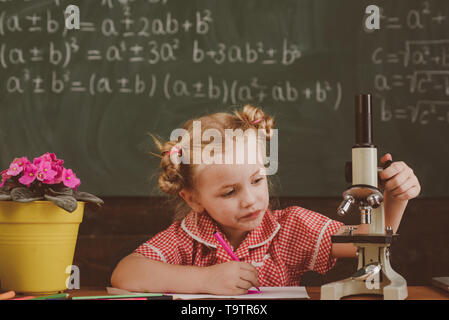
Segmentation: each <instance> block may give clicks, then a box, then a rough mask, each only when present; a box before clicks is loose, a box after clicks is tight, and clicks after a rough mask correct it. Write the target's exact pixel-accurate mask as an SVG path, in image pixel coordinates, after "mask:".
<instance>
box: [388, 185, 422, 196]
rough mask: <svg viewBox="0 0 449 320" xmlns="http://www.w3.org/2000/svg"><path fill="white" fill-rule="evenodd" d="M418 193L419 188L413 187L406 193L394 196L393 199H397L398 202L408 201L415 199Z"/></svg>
mask: <svg viewBox="0 0 449 320" xmlns="http://www.w3.org/2000/svg"><path fill="white" fill-rule="evenodd" d="M420 191H421V187H420V186H417V185H414V186H413V187H411V188H410V189H408V190H407V191H405V192H403V193H401V194H399V195H397V196H395V197H394V198H395V199H399V200H410V199H413V198H416V197H417V196H418V195H419V192H420Z"/></svg>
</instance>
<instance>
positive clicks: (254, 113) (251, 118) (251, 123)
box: [235, 104, 275, 140]
mask: <svg viewBox="0 0 449 320" xmlns="http://www.w3.org/2000/svg"><path fill="white" fill-rule="evenodd" d="M235 114H236V116H237V117H239V118H240V120H242V121H243V122H245V123H246V124H247V127H249V128H250V127H255V128H256V129H264V130H265V135H266V138H267V140H270V138H271V137H272V136H273V132H274V131H273V129H274V125H275V122H274V119H273V117H271V116H269V115H266V114H265V112H263V111H262V109H260V108H257V107H253V106H251V105H249V104H247V105H245V106H244V107H243V110H242V111H241V112H236V113H235Z"/></svg>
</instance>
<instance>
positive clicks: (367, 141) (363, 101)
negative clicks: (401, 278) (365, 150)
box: [354, 94, 374, 147]
mask: <svg viewBox="0 0 449 320" xmlns="http://www.w3.org/2000/svg"><path fill="white" fill-rule="evenodd" d="M372 105H373V103H372V96H371V94H358V95H356V96H355V146H354V147H374V144H373V115H372V113H373V108H372Z"/></svg>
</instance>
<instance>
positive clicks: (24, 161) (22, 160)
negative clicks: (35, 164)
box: [13, 157, 31, 167]
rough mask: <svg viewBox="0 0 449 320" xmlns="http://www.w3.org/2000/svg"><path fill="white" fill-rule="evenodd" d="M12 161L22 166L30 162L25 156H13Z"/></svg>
mask: <svg viewBox="0 0 449 320" xmlns="http://www.w3.org/2000/svg"><path fill="white" fill-rule="evenodd" d="M13 163H17V164H18V165H19V166H21V167H24V166H26V165H28V164H30V163H31V162H30V160H28V158H27V157H21V158H15V159H14V161H13Z"/></svg>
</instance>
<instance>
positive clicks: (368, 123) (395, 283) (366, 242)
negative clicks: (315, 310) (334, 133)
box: [321, 94, 407, 300]
mask: <svg viewBox="0 0 449 320" xmlns="http://www.w3.org/2000/svg"><path fill="white" fill-rule="evenodd" d="M355 140H356V142H355V145H354V146H353V147H352V163H351V162H347V163H346V167H345V173H346V174H345V175H346V180H347V182H349V183H352V185H351V186H350V187H349V188H348V189H346V190H345V191H344V192H343V201H342V203H341V204H340V206H339V207H338V209H337V214H338V215H340V216H344V215H345V214H346V213H347V212H348V211H349V209H350V208H351V207H356V208H357V209H358V210H359V212H360V220H361V224H369V233H367V234H363V233H354V231H355V228H354V227H349V228H348V229H347V230H345V232H344V233H342V234H335V235H333V236H332V243H353V244H354V245H355V246H357V258H358V267H357V271H356V272H355V273H354V274H353V275H352V276H351V277H349V278H347V279H344V280H340V281H336V282H332V283H328V284H326V285H323V286H321V299H322V300H339V299H340V298H342V297H345V296H349V295H358V294H376V295H383V298H384V299H385V300H403V299H405V298H406V297H407V283H406V281H405V279H404V278H403V277H402V276H401V275H399V274H398V273H397V272H395V271H394V270H393V269H392V267H391V265H390V250H389V246H390V244H391V243H392V241H393V240H394V239H396V238H397V237H398V235H397V234H393V230H392V228H391V227H390V226H385V214H384V206H383V200H384V199H383V194H382V192H381V191H380V190H379V189H378V183H379V180H378V179H379V178H378V174H379V172H381V171H382V170H383V169H385V168H387V167H388V166H389V165H390V164H391V161H388V162H387V163H386V164H385V165H384V167H383V168H378V166H377V148H376V146H375V145H374V144H373V120H372V97H371V95H370V94H362V95H356V96H355Z"/></svg>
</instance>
